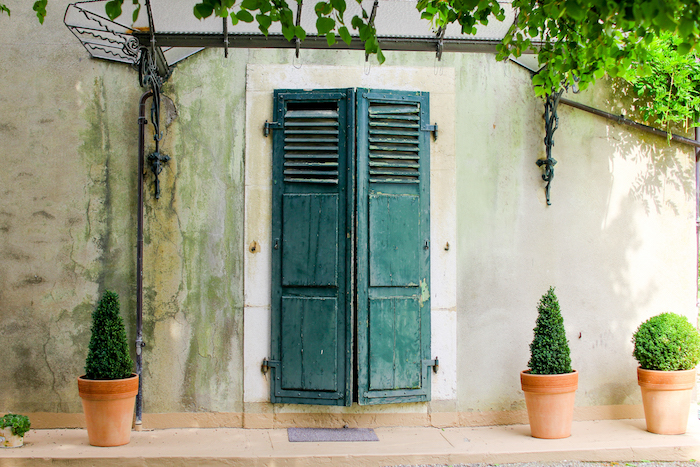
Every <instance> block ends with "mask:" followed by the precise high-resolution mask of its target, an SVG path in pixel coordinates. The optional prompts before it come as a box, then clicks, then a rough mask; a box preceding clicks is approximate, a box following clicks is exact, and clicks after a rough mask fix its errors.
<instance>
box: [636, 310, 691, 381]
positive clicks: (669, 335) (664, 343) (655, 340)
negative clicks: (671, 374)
mask: <svg viewBox="0 0 700 467" xmlns="http://www.w3.org/2000/svg"><path fill="white" fill-rule="evenodd" d="M632 343H633V344H634V353H633V354H632V355H634V358H636V359H637V361H638V362H639V365H640V366H641V367H642V368H643V369H645V370H661V371H677V370H692V369H693V368H695V366H696V365H697V364H698V362H700V334H699V333H698V330H697V329H696V328H695V326H693V325H692V324H690V321H688V318H686V317H685V316H681V315H677V314H675V313H662V314H660V315H657V316H654V317H651V318H649V319H648V320H646V321H645V322H643V323H642V324H640V325H639V327H638V328H637V331H636V332H635V333H634V336H633V337H632Z"/></svg>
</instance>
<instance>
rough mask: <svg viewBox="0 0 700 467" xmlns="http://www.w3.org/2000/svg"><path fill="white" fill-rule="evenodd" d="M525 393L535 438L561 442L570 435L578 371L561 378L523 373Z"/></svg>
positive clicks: (521, 380)
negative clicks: (559, 440) (560, 440)
mask: <svg viewBox="0 0 700 467" xmlns="http://www.w3.org/2000/svg"><path fill="white" fill-rule="evenodd" d="M520 383H521V385H522V388H523V392H524V393H525V404H526V405H527V417H528V419H529V420H530V431H531V432H532V436H533V437H535V438H545V439H559V438H568V437H569V436H571V423H572V421H573V419H574V400H575V397H576V389H577V388H578V371H576V370H574V371H573V373H564V374H561V375H532V374H530V370H526V371H522V372H520Z"/></svg>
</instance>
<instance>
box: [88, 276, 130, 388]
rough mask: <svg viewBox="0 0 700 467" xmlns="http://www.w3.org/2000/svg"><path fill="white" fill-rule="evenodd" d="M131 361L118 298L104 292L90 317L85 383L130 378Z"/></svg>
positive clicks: (114, 294) (111, 293) (113, 294)
mask: <svg viewBox="0 0 700 467" xmlns="http://www.w3.org/2000/svg"><path fill="white" fill-rule="evenodd" d="M133 367H134V361H133V360H132V359H131V356H130V355H129V346H128V344H127V341H126V330H125V329H124V320H122V317H121V315H120V314H119V296H118V295H117V294H116V293H114V292H110V291H109V290H107V291H105V293H104V294H103V295H102V298H101V299H100V302H99V303H98V304H97V308H95V311H94V312H93V313H92V337H91V338H90V347H89V348H88V356H87V360H86V361H85V377H86V378H87V379H123V378H128V377H130V376H131V373H132V372H133Z"/></svg>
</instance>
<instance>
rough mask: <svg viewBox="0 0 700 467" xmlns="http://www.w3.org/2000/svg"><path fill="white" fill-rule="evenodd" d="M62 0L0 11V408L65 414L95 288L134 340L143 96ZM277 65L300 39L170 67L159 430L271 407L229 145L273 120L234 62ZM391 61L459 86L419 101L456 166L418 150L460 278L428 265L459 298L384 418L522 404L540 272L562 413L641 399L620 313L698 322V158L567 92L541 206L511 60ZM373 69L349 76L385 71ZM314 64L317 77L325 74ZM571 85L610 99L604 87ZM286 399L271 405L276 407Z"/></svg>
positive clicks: (534, 143) (150, 247) (498, 414)
mask: <svg viewBox="0 0 700 467" xmlns="http://www.w3.org/2000/svg"><path fill="white" fill-rule="evenodd" d="M67 3H68V2H67V1H59V0H57V1H52V2H51V4H50V8H51V10H50V11H49V16H48V18H47V21H46V24H45V25H44V26H42V27H39V26H38V25H37V23H36V20H35V19H34V18H33V17H32V15H31V14H30V13H31V12H30V11H29V8H27V6H26V5H24V4H20V2H19V1H17V2H14V3H10V7H12V8H13V13H12V17H11V18H7V17H6V16H2V17H0V21H1V22H2V24H3V25H4V26H5V27H4V28H3V29H2V30H1V31H0V44H1V45H2V47H1V48H0V54H1V57H2V63H3V64H4V65H5V66H3V67H1V69H0V83H2V87H1V88H0V104H2V105H0V140H1V141H2V143H1V144H0V159H1V160H2V166H3V171H2V173H0V183H1V186H2V190H0V344H2V345H3V346H4V348H5V349H6V350H5V351H4V353H3V357H4V365H3V366H2V368H1V369H0V411H18V412H50V413H69V414H70V413H79V412H80V410H81V409H80V402H79V399H78V396H77V390H76V384H75V377H76V376H78V375H79V374H81V371H82V367H83V364H84V363H83V362H84V358H85V353H86V349H87V342H88V339H89V323H90V313H91V312H92V309H93V307H94V304H95V303H96V301H97V299H98V298H99V294H100V293H101V292H102V291H103V290H105V289H113V290H115V291H117V292H118V293H119V294H120V296H121V299H122V313H123V315H124V317H125V320H126V323H127V328H128V334H129V339H130V341H132V342H133V339H134V332H135V330H134V326H135V316H134V314H135V255H136V248H135V247H136V163H137V160H136V154H137V151H138V148H137V136H138V135H137V130H138V126H137V111H138V99H139V97H140V95H141V93H142V90H141V89H140V88H139V87H138V86H137V76H136V73H135V72H134V71H133V70H131V69H130V68H129V67H127V66H125V65H121V64H110V63H107V62H102V61H93V60H90V59H88V58H87V53H86V52H85V50H84V49H83V48H82V46H81V45H80V44H79V43H78V41H77V40H76V39H75V38H74V37H73V36H72V35H71V33H70V32H69V31H68V30H67V29H66V28H65V27H64V26H63V24H62V22H61V12H62V11H63V9H64V8H65V6H66V5H67ZM292 61H293V51H275V50H267V51H266V50H231V51H230V53H229V58H228V59H224V57H223V52H222V51H221V50H209V51H205V52H201V53H199V54H197V55H195V56H193V57H191V58H189V59H187V60H186V61H184V62H182V63H181V64H180V65H179V66H178V67H177V69H176V70H175V72H174V74H173V76H172V78H171V79H170V80H169V82H168V83H167V85H166V86H165V90H164V94H165V95H166V96H167V97H168V98H169V99H170V100H172V103H173V106H165V107H164V119H163V120H164V121H163V124H164V132H165V133H164V146H163V148H162V150H163V152H164V153H166V154H168V155H170V156H171V157H172V160H171V161H170V162H169V163H168V164H167V166H166V167H165V169H164V170H163V172H162V174H161V184H162V190H163V195H162V197H161V199H159V200H157V201H156V200H155V199H154V197H153V187H152V183H151V182H152V180H153V178H152V175H151V173H150V172H148V173H147V176H146V180H147V186H146V195H145V205H146V215H145V245H144V250H145V260H144V287H145V300H144V305H145V306H144V332H145V336H144V339H145V342H146V348H145V349H144V362H145V369H144V391H145V405H144V410H145V412H146V414H147V415H150V414H158V413H165V414H182V413H189V414H194V413H202V416H201V417H200V418H197V417H194V416H193V417H190V418H187V417H184V418H183V417H180V418H177V417H174V416H173V417H171V418H167V417H164V418H161V419H158V420H160V422H157V421H156V419H155V418H152V420H154V421H153V425H154V426H156V425H158V423H162V424H163V425H167V424H170V425H180V426H188V425H192V424H197V423H198V424H203V425H207V424H209V425H213V424H217V423H219V424H245V421H244V420H243V419H244V418H245V417H244V416H241V413H245V412H253V413H259V412H266V413H269V412H271V411H272V410H273V409H272V408H270V407H269V404H268V405H267V406H266V405H265V404H266V402H265V401H264V391H265V387H264V381H263V383H260V381H259V380H260V379H261V376H260V375H259V374H255V373H254V372H253V370H250V373H249V375H248V376H246V374H247V373H246V368H249V369H250V368H253V369H255V365H259V363H260V361H259V356H260V355H259V354H261V353H262V350H264V349H262V350H260V349H257V350H255V344H260V341H258V340H252V339H257V336H259V335H261V333H264V330H265V327H266V326H267V324H266V321H265V318H264V316H265V315H264V313H263V314H256V315H249V314H246V319H245V323H244V273H245V271H244V265H245V264H253V263H251V262H250V261H251V260H250V256H251V255H252V254H251V253H250V252H249V251H248V244H247V243H246V242H244V226H245V223H246V222H248V225H249V227H251V225H252V224H251V223H250V220H248V221H246V217H245V216H244V206H245V203H244V193H246V191H245V187H244V185H245V183H246V182H247V177H246V176H245V170H246V166H247V168H250V167H252V166H253V163H254V162H259V161H257V160H256V161H251V160H248V159H246V158H249V157H252V156H251V154H254V151H253V152H251V151H250V149H251V148H246V144H251V145H252V144H258V145H259V144H260V143H259V140H261V139H262V136H261V133H262V131H261V129H260V128H259V127H258V126H256V127H255V129H254V131H256V132H259V133H258V134H257V135H256V138H257V141H258V142H255V141H256V140H254V139H252V134H246V125H247V123H249V122H248V120H250V118H251V117H250V115H253V116H254V118H255V120H256V121H257V120H260V121H264V120H265V119H268V118H269V115H268V114H269V109H270V106H271V99H272V98H271V96H270V100H269V102H268V103H267V104H265V105H263V104H260V106H258V105H257V104H256V105H255V106H253V107H251V105H252V104H251V101H250V96H249V94H248V93H247V84H246V80H247V78H248V76H249V73H248V70H249V69H251V68H255V67H258V68H257V69H258V70H264V69H265V66H267V65H270V64H279V65H283V66H286V67H290V68H291V67H292ZM301 62H302V68H303V67H304V66H307V67H312V66H329V65H333V66H345V67H355V68H356V69H361V68H363V67H365V64H364V54H363V53H361V52H347V51H343V52H334V51H302V56H301ZM387 65H388V66H398V65H401V66H406V67H411V68H412V69H421V68H422V69H423V71H426V70H427V71H430V73H423V76H425V77H426V78H425V79H426V80H428V81H426V87H430V86H434V85H435V83H436V82H442V80H445V76H444V74H445V73H448V74H450V75H451V74H452V73H453V74H454V80H453V81H452V83H453V84H452V85H451V86H453V93H454V96H455V99H454V102H453V103H451V106H446V107H434V108H432V109H431V113H432V114H433V115H434V116H437V115H439V116H440V118H441V119H443V120H445V119H448V120H447V121H449V118H450V114H453V116H452V118H453V126H454V133H453V135H452V138H453V144H452V146H450V149H449V150H447V149H445V148H442V149H441V151H442V152H444V156H445V161H449V160H451V161H452V162H450V163H451V164H452V165H451V166H441V167H438V166H434V167H433V169H434V173H433V175H432V186H433V199H432V204H433V205H434V206H436V207H438V206H440V207H441V208H442V209H446V208H445V206H449V209H447V210H446V211H445V212H447V213H448V214H449V216H452V217H453V219H452V221H453V223H454V227H450V229H452V230H451V231H452V232H453V234H451V235H453V236H454V239H451V240H449V243H450V246H451V248H450V250H449V252H445V253H441V254H442V255H444V258H443V260H444V263H443V264H445V265H446V266H444V267H442V269H440V270H438V271H435V270H434V271H433V283H435V281H436V280H439V279H440V278H441V277H440V275H442V277H445V274H448V275H449V274H453V275H454V277H452V278H450V277H446V278H445V280H453V281H454V286H452V288H453V290H456V306H454V307H452V306H451V305H446V306H445V307H444V309H441V310H440V311H439V313H442V314H443V315H441V316H440V318H439V319H435V320H434V322H435V323H441V324H440V326H442V328H441V330H436V329H434V330H433V335H434V336H435V335H436V334H435V333H436V332H437V333H438V334H437V335H438V336H442V335H445V336H448V337H449V338H450V339H452V340H453V342H454V345H452V346H451V347H449V346H448V347H449V348H451V349H452V350H451V352H452V354H448V355H439V357H440V359H441V363H442V364H443V365H442V366H441V371H444V372H445V373H444V375H446V376H445V377H444V381H443V383H441V384H444V385H443V386H440V385H438V386H436V390H437V391H438V394H439V395H440V397H436V400H435V401H434V402H432V403H430V404H422V405H416V406H402V407H394V406H383V407H377V408H375V409H373V410H374V411H375V412H376V413H385V414H393V413H398V414H404V415H405V416H404V418H398V419H393V420H394V422H398V423H425V421H426V420H427V419H426V418H425V417H423V418H421V417H418V416H417V417H414V418H411V416H412V414H414V415H415V414H419V415H421V414H428V415H430V414H431V413H442V414H445V413H451V414H453V416H452V417H446V418H443V419H441V420H442V422H439V423H448V424H449V423H501V422H512V421H522V420H523V412H522V409H523V408H524V400H523V396H522V392H521V391H520V388H519V376H518V374H519V371H520V370H522V369H525V367H526V364H527V360H528V344H529V342H530V341H531V339H532V328H533V327H534V324H535V318H536V305H537V301H538V299H539V297H540V296H541V295H542V294H543V293H544V292H545V291H546V290H547V288H548V287H549V286H550V285H552V286H555V287H556V288H557V294H558V296H559V300H560V304H561V307H562V312H563V315H564V319H565V324H566V326H567V333H568V337H569V340H570V344H571V350H572V360H573V365H574V367H575V368H577V369H578V370H579V371H580V373H581V377H580V387H579V391H578V393H577V405H578V407H579V408H578V412H577V413H578V416H579V417H595V416H602V417H616V416H625V415H630V414H631V415H635V414H637V415H638V414H639V412H635V410H637V409H636V408H638V405H639V403H640V400H639V394H638V389H637V387H636V380H635V373H634V369H635V366H636V365H635V362H634V360H633V359H632V357H631V351H632V348H631V343H630V338H631V335H632V333H633V331H634V329H635V328H636V327H637V325H638V324H639V323H640V322H641V321H643V320H644V319H646V318H647V317H649V316H651V315H653V314H657V313H660V312H663V311H675V312H679V313H682V314H685V315H686V316H688V317H689V318H690V319H691V320H692V321H695V320H696V319H697V311H696V308H695V297H696V282H695V277H696V272H695V271H696V269H695V258H696V257H695V226H694V225H695V221H694V219H695V212H694V189H695V187H694V181H693V180H694V170H693V155H692V151H690V150H689V149H688V148H686V147H682V146H679V145H677V144H671V145H669V144H667V143H666V141H665V140H663V139H661V138H657V137H653V136H648V135H646V134H642V133H638V132H635V131H633V130H630V129H628V128H626V127H621V126H618V125H615V124H612V123H610V122H607V121H605V120H603V119H600V118H598V117H594V116H591V115H588V114H585V113H582V112H580V111H578V110H575V109H572V108H567V107H565V106H563V105H562V106H560V110H559V116H560V125H559V129H558V130H557V132H556V134H555V142H556V145H555V147H554V153H553V155H554V157H555V159H557V160H558V161H559V163H558V164H557V165H556V167H555V178H554V181H553V183H552V205H551V206H546V202H545V197H544V182H543V181H542V179H541V173H542V172H541V169H540V168H538V167H537V166H536V164H535V161H536V160H537V159H539V158H542V157H544V147H543V144H542V139H543V131H544V125H543V121H542V118H541V116H542V111H543V107H542V102H541V100H539V99H536V98H534V97H533V94H532V89H531V87H530V86H531V85H530V83H529V75H528V73H527V72H526V71H525V70H523V69H521V68H519V67H517V66H515V65H513V64H509V63H499V62H496V61H495V60H494V59H493V57H492V56H489V55H451V54H446V55H445V56H444V57H443V61H442V62H441V63H438V64H437V66H436V63H435V59H434V56H433V55H431V54H422V53H387ZM378 70H380V68H378V67H377V65H376V64H375V65H373V66H372V67H371V68H370V69H368V70H367V72H368V73H369V78H366V79H365V78H363V79H358V80H357V81H358V82H357V83H347V84H346V83H343V84H342V85H343V86H346V85H348V86H353V85H354V86H362V85H363V84H362V82H360V81H363V80H366V81H367V82H373V80H375V79H379V78H378V77H379V76H380V75H381V73H387V72H379V71H378ZM448 70H449V71H448ZM373 73H375V75H374V76H373V75H372V74H373ZM431 73H433V74H432V76H434V77H435V81H434V82H433V81H430V79H429V78H430V76H431ZM441 73H442V74H441ZM346 78H347V77H346ZM318 79H322V77H318ZM331 81H333V80H327V81H326V82H325V83H327V84H324V83H323V82H322V83H319V85H320V86H322V87H331V86H332V85H338V84H337V83H335V82H334V83H331ZM379 81H381V79H379ZM385 82H386V81H385ZM314 83H316V82H314ZM411 83H414V81H411ZM404 84H406V83H404ZM406 85H408V84H406ZM263 88H264V86H262V87H261V88H260V89H263ZM260 89H258V90H260ZM255 90H256V89H253V90H251V92H252V91H255ZM264 92H268V90H267V89H265V90H264ZM567 97H569V98H571V99H574V100H579V101H582V102H585V103H589V104H591V105H593V106H596V107H599V108H602V109H604V110H610V111H613V112H614V113H619V112H620V103H619V102H618V101H617V100H615V99H613V97H612V93H611V90H610V87H609V86H608V85H606V83H601V84H600V85H599V86H596V87H595V88H594V89H591V90H588V91H586V92H585V93H582V94H580V95H571V94H569V95H568V96H567ZM258 98H261V99H262V97H260V96H258ZM261 102H262V101H261ZM438 102H439V100H438ZM433 105H436V101H433ZM247 106H248V107H247ZM448 107H449V108H448ZM246 108H248V114H247V113H246ZM165 109H169V110H167V111H166V110H165ZM251 113H252V114H251ZM256 125H257V124H256ZM442 128H443V124H442V123H441V129H442ZM250 131H251V130H249V133H250ZM443 141H444V140H443ZM247 142H248V143H247ZM258 147H259V146H258ZM151 150H152V142H151V140H150V139H149V140H148V147H147V151H151ZM450 152H451V153H450ZM261 157H269V154H262V155H261ZM450 158H451V159H450ZM244 160H245V164H244ZM249 164H250V165H249ZM440 170H442V171H443V172H442V174H444V173H445V172H444V171H445V170H447V171H452V172H451V173H452V174H453V177H454V178H455V179H456V183H455V185H454V187H452V188H450V187H449V186H448V184H441V183H440V181H441V176H443V175H441V173H440ZM258 175H259V174H258ZM258 181H259V182H261V183H262V184H264V183H265V181H264V180H262V181H261V180H258ZM253 191H254V190H253ZM251 193H252V191H251ZM251 196H252V195H251ZM248 201H250V199H249V200H248ZM251 214H255V213H251V212H248V213H247V215H248V216H250V215H251ZM261 214H264V210H263V211H261ZM449 216H448V217H449ZM258 221H260V219H258ZM256 225H257V224H256ZM434 227H435V228H437V227H439V226H434ZM433 233H434V234H435V235H443V234H445V232H442V231H438V232H437V233H435V231H434V232H433ZM445 235H450V234H449V233H448V234H445ZM265 241H268V243H269V239H264V240H263V241H262V242H260V243H262V244H264V242H265ZM246 261H247V262H248V263H246ZM450 265H451V266H450ZM450 268H451V269H450ZM256 272H258V273H262V274H263V275H264V272H265V271H264V270H261V269H258V268H254V271H252V273H256ZM246 287H247V285H246ZM246 290H248V289H246ZM258 293H259V291H258ZM246 303H249V302H248V301H246ZM250 304H252V305H253V306H259V307H260V309H261V310H263V311H264V310H265V303H262V302H261V303H257V302H255V303H253V302H250ZM250 311H253V312H254V311H255V310H252V309H249V310H247V311H246V313H249V312H250ZM261 317H262V318H261ZM446 323H447V324H446ZM244 330H245V331H244ZM256 333H257V334H256ZM450 333H452V334H450ZM254 336H256V337H254ZM246 339H250V340H249V341H248V342H246ZM434 340H435V337H434ZM442 344H444V342H443V341H440V343H439V344H437V343H436V346H435V347H434V350H435V349H436V348H437V346H438V345H442ZM448 376H449V377H448ZM446 387H449V390H445V391H443V392H440V391H441V390H442V389H440V388H443V389H444V388H446ZM244 388H245V390H246V391H252V392H249V393H248V394H245V393H244ZM261 394H262V396H261ZM601 407H603V409H601ZM630 408H632V409H630ZM594 409H595V410H594ZM298 410H299V409H298V408H289V407H287V408H282V409H279V418H278V421H280V423H283V422H284V420H291V418H289V419H285V418H284V413H283V412H294V411H298ZM353 410H354V409H353ZM302 411H306V412H319V409H318V407H316V408H313V409H303V410H302ZM320 412H325V413H331V412H333V413H334V415H327V416H326V419H325V420H326V421H328V420H336V421H338V420H340V419H341V418H337V419H336V418H333V417H335V416H337V412H338V410H332V409H322V410H320ZM356 412H358V411H356ZM358 413H359V412H358ZM215 414H230V416H221V417H219V418H216V416H215ZM288 415H289V414H288ZM291 415H293V414H291ZM421 416H422V415H421ZM207 417H209V418H207ZM322 417H323V415H322V416H321V418H320V420H323V418H322ZM62 420H63V421H62V422H56V423H67V422H66V421H65V420H68V419H67V418H64V419H62ZM75 420H77V421H76V422H75V423H80V421H79V418H76V419H75ZM146 420H148V419H146ZM192 420H195V422H193V421H192ZM317 420H318V419H317ZM364 420H370V422H368V423H374V421H371V420H374V419H371V418H365V419H364ZM386 420H389V419H386ZM435 420H436V419H433V423H438V422H436V421H435ZM428 423H430V421H428ZM47 424H50V423H49V422H47ZM248 426H250V424H249V425H248Z"/></svg>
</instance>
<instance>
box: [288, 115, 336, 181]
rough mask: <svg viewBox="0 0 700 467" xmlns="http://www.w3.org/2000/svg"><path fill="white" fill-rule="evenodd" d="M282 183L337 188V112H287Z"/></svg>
mask: <svg viewBox="0 0 700 467" xmlns="http://www.w3.org/2000/svg"><path fill="white" fill-rule="evenodd" d="M284 160H285V162H284V181H285V182H290V183H319V184H335V185H337V184H338V112H337V111H336V110H315V109H310V110H288V111H287V112H286V113H285V116H284Z"/></svg>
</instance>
